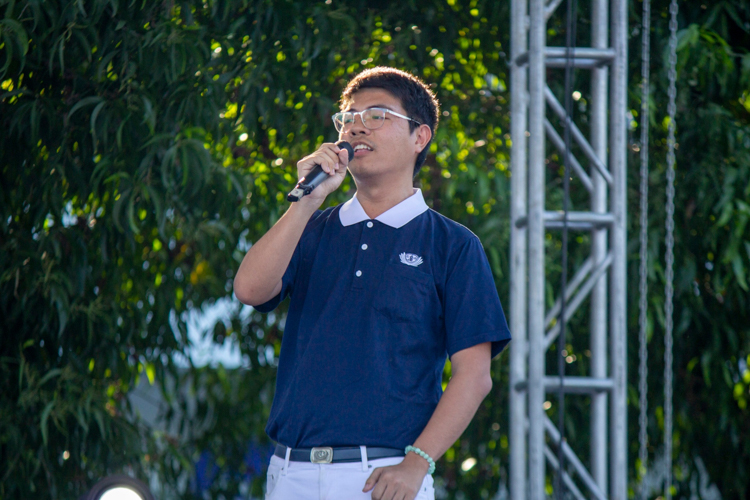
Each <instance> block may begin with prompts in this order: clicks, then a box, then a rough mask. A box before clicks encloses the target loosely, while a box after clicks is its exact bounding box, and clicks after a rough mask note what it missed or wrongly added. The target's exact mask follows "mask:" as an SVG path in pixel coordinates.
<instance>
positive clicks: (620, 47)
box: [509, 0, 628, 500]
mask: <svg viewBox="0 0 750 500" xmlns="http://www.w3.org/2000/svg"><path fill="white" fill-rule="evenodd" d="M561 3H562V0H547V2H545V0H511V17H512V19H511V30H512V31H511V58H512V66H511V120H512V121H511V136H512V141H513V147H512V152H511V169H512V185H511V189H512V202H511V203H512V208H511V218H512V226H511V227H512V229H511V296H510V299H511V301H510V321H511V331H512V332H513V342H512V343H511V350H510V359H511V361H510V363H511V364H510V384H511V386H510V394H511V399H510V401H511V403H510V411H511V416H510V430H509V431H510V497H511V498H513V500H524V499H530V500H540V499H544V498H546V497H547V493H546V492H545V486H546V484H548V483H547V480H548V479H549V478H550V477H554V474H555V473H556V472H557V469H558V460H557V450H558V444H559V440H560V436H559V433H558V430H557V428H556V426H555V424H554V423H553V422H552V421H551V420H550V418H549V417H548V416H547V415H546V410H545V409H544V407H543V405H544V402H545V400H546V399H547V394H554V393H556V392H557V391H559V390H563V391H564V392H565V393H566V396H567V397H568V398H572V397H576V396H588V397H590V398H591V405H590V413H589V421H590V426H591V427H590V449H589V450H588V452H587V450H581V449H580V447H577V446H576V443H575V442H570V443H568V442H567V441H564V444H563V447H562V448H563V449H562V453H563V456H564V464H565V466H564V467H563V476H562V480H563V482H564V484H565V490H566V491H567V495H566V497H569V496H572V497H574V498H598V499H603V498H609V499H613V500H614V499H616V500H625V499H626V498H627V435H626V433H627V406H626V356H627V352H626V215H627V213H626V159H627V156H626V148H627V144H626V141H627V136H626V134H627V124H628V121H627V105H626V97H627V94H626V92H627V2H626V0H591V5H590V7H591V8H590V9H589V11H590V13H591V19H590V26H591V46H590V47H577V48H575V50H573V51H571V53H570V54H569V53H568V51H567V49H566V48H565V47H550V46H547V42H546V38H547V22H548V20H549V19H550V18H551V17H552V16H555V15H561V14H562V15H563V16H564V12H562V11H564V9H559V10H560V11H561V12H560V13H556V11H557V10H558V7H559V5H560V4H561ZM569 58H571V59H572V64H573V66H574V67H575V68H576V69H577V72H578V74H579V75H581V77H583V76H588V75H590V78H591V80H590V95H587V97H588V99H587V100H588V108H587V117H588V128H589V130H590V132H589V134H588V137H586V136H585V135H584V134H583V133H582V132H581V130H580V129H579V128H578V127H577V126H576V125H575V123H572V125H571V129H570V134H571V138H572V144H573V147H571V151H570V159H571V161H570V165H569V167H570V172H571V177H572V179H573V180H572V183H574V185H575V184H576V183H577V184H578V185H579V186H580V185H582V186H583V187H584V188H585V190H586V191H587V192H588V194H589V199H590V204H589V207H588V208H589V210H587V211H571V212H569V213H568V215H567V227H568V228H569V229H570V230H571V231H586V232H589V234H590V241H591V246H590V254H589V256H588V258H587V259H586V260H585V262H584V263H583V264H582V265H581V266H580V268H578V269H576V270H575V271H574V274H573V275H572V278H570V279H569V280H568V284H567V287H566V291H565V297H566V304H567V306H566V314H565V321H567V320H568V319H569V318H570V317H571V316H572V315H573V313H574V312H575V311H576V310H577V309H579V308H581V307H584V308H585V307H586V306H588V318H589V323H588V324H589V339H588V342H589V350H590V351H591V358H590V368H589V373H587V375H586V376H583V377H581V376H578V377H574V376H565V377H564V378H562V379H561V378H560V377H559V376H558V375H557V374H554V375H549V374H548V370H547V367H546V366H545V359H546V356H547V351H548V348H549V347H550V346H551V345H552V344H553V343H554V341H555V339H556V338H557V336H558V334H559V332H560V324H559V322H558V321H557V319H558V316H559V313H560V305H561V301H560V297H557V299H556V301H555V302H554V303H553V304H546V303H545V296H546V295H545V294H546V290H547V275H546V273H545V257H546V249H547V247H548V246H545V237H546V233H547V232H550V231H555V230H559V229H560V228H561V227H562V225H563V221H564V215H563V213H562V212H558V211H552V210H547V209H546V205H545V192H546V190H547V189H554V188H550V187H548V186H547V183H546V171H547V170H548V169H547V168H546V165H545V159H546V158H548V154H550V153H551V152H552V151H554V150H556V151H557V152H558V153H559V154H560V157H561V158H562V157H563V156H564V152H565V141H563V139H562V138H561V137H562V132H558V130H559V129H560V128H561V127H560V125H555V124H554V123H562V124H564V123H565V122H566V119H567V115H566V112H565V108H564V107H563V105H562V104H561V102H564V96H558V95H555V93H554V92H553V91H552V90H551V89H550V87H549V86H548V85H547V78H548V77H549V78H550V79H551V78H559V79H560V81H562V78H563V71H564V68H565V66H566V62H567V61H568V60H570V59H569ZM563 127H564V125H563ZM549 248H552V247H551V246H549ZM550 251H553V250H550ZM550 257H552V258H557V255H551V256H550ZM550 285H551V289H554V290H556V294H559V292H560V290H559V288H560V286H559V284H557V283H550ZM556 354H557V355H560V353H556ZM552 368H553V370H554V367H552ZM561 386H562V387H561ZM579 456H581V457H583V459H581V458H579ZM585 464H589V466H588V467H587V466H586V465H585Z"/></svg>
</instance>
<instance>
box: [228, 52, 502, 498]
mask: <svg viewBox="0 0 750 500" xmlns="http://www.w3.org/2000/svg"><path fill="white" fill-rule="evenodd" d="M341 110H342V112H340V113H336V114H335V115H334V116H333V120H334V124H335V126H336V129H337V130H338V132H339V138H340V139H341V140H345V141H347V142H349V143H350V144H351V146H352V147H353V148H354V157H353V159H352V160H351V161H349V158H348V154H347V152H346V151H345V150H343V149H339V148H338V147H337V146H336V145H335V144H330V143H328V144H323V145H322V146H321V147H320V148H319V149H318V150H317V151H316V152H314V153H313V154H311V155H310V156H307V157H305V158H303V159H302V160H300V162H299V163H298V164H297V171H298V174H299V177H300V178H301V177H303V176H305V175H306V174H307V173H308V172H310V171H311V170H312V169H313V167H314V166H315V164H319V165H321V166H322V168H323V170H324V171H325V172H326V173H328V174H329V177H328V178H327V179H326V180H325V181H324V182H323V183H322V184H321V185H320V186H318V187H317V188H316V189H315V190H314V191H313V192H312V193H311V194H310V195H308V196H305V197H304V198H302V199H301V200H300V201H299V202H297V203H293V204H292V205H291V206H290V207H289V210H288V211H287V212H286V214H285V215H284V216H283V217H282V218H281V219H280V220H279V221H278V223H277V224H276V225H275V226H274V227H273V228H271V229H270V230H269V231H268V233H266V234H265V235H264V236H263V237H262V238H261V239H260V240H259V241H258V242H256V243H255V244H254V245H253V246H252V247H251V248H250V250H249V251H248V253H247V255H246V256H245V258H244V260H243V262H242V265H241V266H240V269H239V271H238V272H237V276H236V277H235V281H234V285H235V294H236V296H237V298H238V299H239V300H240V301H242V302H243V303H245V304H249V305H253V306H255V307H256V309H258V310H259V311H264V312H266V311H270V310H272V309H273V308H275V307H276V306H277V305H278V304H279V302H281V300H283V299H284V298H285V297H287V296H290V297H291V303H290V307H289V314H288V317H287V320H286V326H285V329H284V337H283V340H282V347H281V354H280V357H279V368H278V374H277V380H276V395H275V397H274V402H273V407H272V409H271V415H270V418H269V421H268V426H267V427H266V431H267V432H268V435H269V436H270V437H271V439H273V440H274V441H276V442H277V443H278V446H277V448H276V454H275V456H274V457H272V460H271V464H270V466H269V472H268V484H267V497H266V498H267V499H274V500H275V499H283V500H288V499H295V500H297V499H315V500H322V499H334V500H335V499H342V500H353V499H370V498H372V499H375V500H404V499H406V500H412V499H414V498H419V499H428V498H429V499H433V498H434V490H433V487H432V476H431V473H432V471H433V470H434V461H435V460H437V459H438V458H440V457H441V456H442V455H443V453H445V451H446V450H447V449H448V448H449V447H450V446H451V445H452V444H453V443H454V442H455V441H456V439H458V438H459V436H460V435H461V434H462V433H463V431H464V430H465V428H466V426H467V425H468V424H469V422H470V421H471V419H472V418H473V416H474V413H475V412H476V410H477V408H478V407H479V404H480V403H481V401H482V400H483V399H484V398H485V396H486V395H487V394H488V393H489V391H490V388H491V387H492V381H491V378H490V361H491V359H492V358H493V357H494V356H496V355H497V354H499V353H500V351H502V349H503V348H504V347H505V345H506V344H507V343H508V341H509V340H510V333H509V332H508V327H507V324H506V321H505V316H504V315H503V311H502V308H501V306H500V301H499V299H498V296H497V291H496V289H495V285H494V283H493V280H492V275H491V272H490V268H489V265H488V263H487V258H486V256H485V254H484V251H483V249H482V246H481V244H480V242H479V239H478V238H477V237H476V236H475V235H474V234H472V233H471V232H470V231H469V230H467V229H466V228H465V227H463V226H461V225H459V224H457V223H455V222H453V221H451V220H449V219H447V218H445V217H443V216H441V215H439V214H438V213H436V212H434V211H432V210H430V209H429V208H428V207H427V205H426V204H425V202H424V199H423V197H422V193H421V191H420V190H419V189H415V188H414V187H413V177H414V176H415V175H416V173H417V172H418V171H419V168H420V167H421V165H422V163H423V162H424V159H425V156H426V154H427V151H428V148H429V144H430V141H431V140H432V138H433V136H434V133H435V128H436V126H437V121H438V116H439V110H438V103H437V100H436V99H435V96H434V95H433V94H432V92H431V91H430V89H429V88H428V87H427V86H426V85H425V84H424V83H422V81H420V80H419V79H417V78H416V77H414V76H412V75H410V74H408V73H405V72H402V71H398V70H395V69H391V68H382V67H381V68H374V69H370V70H366V71H364V72H362V73H360V74H359V75H358V76H357V77H355V78H354V79H353V80H352V81H351V82H350V83H349V85H348V86H347V88H346V89H345V90H344V92H343V95H342V100H341ZM347 168H348V170H349V172H351V175H352V177H353V178H354V181H355V183H356V186H357V192H356V194H355V195H354V197H353V198H352V199H351V200H349V201H348V202H346V203H344V204H343V205H339V206H336V207H334V208H328V209H326V210H322V211H321V210H319V207H320V206H321V205H322V204H323V201H324V200H325V198H326V196H327V195H328V194H330V193H331V192H333V191H335V190H336V189H337V188H338V187H339V185H340V184H341V182H342V180H343V179H344V176H345V175H346V171H347ZM446 356H450V360H451V363H452V364H451V367H452V378H451V380H450V382H449V383H448V385H447V387H446V389H445V392H443V390H442V385H441V375H442V372H443V366H444V364H445V360H446Z"/></svg>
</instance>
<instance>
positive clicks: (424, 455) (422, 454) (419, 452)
mask: <svg viewBox="0 0 750 500" xmlns="http://www.w3.org/2000/svg"><path fill="white" fill-rule="evenodd" d="M410 451H413V452H414V453H416V454H417V455H419V456H420V457H422V458H424V459H425V460H427V463H428V464H430V468H429V469H427V474H432V473H433V472H435V461H434V460H433V459H432V457H431V456H429V455H428V454H427V453H425V452H423V451H422V450H420V449H419V448H417V447H415V446H407V447H406V449H405V450H404V454H406V453H409V452H410Z"/></svg>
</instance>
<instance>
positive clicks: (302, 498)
mask: <svg viewBox="0 0 750 500" xmlns="http://www.w3.org/2000/svg"><path fill="white" fill-rule="evenodd" d="M362 448H364V447H362ZM362 456H363V459H362V461H360V462H350V463H340V464H313V463H309V462H292V461H289V460H285V459H283V458H280V457H277V456H275V455H274V456H272V457H271V463H270V465H269V466H268V475H267V481H266V500H370V499H371V498H372V491H369V492H367V493H362V488H364V487H365V481H367V478H368V477H370V474H372V471H373V470H375V469H376V468H378V467H385V466H388V465H396V464H399V463H401V461H402V460H403V459H404V457H393V458H379V459H377V460H367V453H366V450H363V452H362ZM434 499H435V489H434V488H433V484H432V476H431V475H429V474H427V475H426V476H425V478H424V481H422V486H421V487H420V489H419V493H418V494H417V497H416V500H434Z"/></svg>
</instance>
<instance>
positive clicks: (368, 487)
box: [362, 468, 383, 493]
mask: <svg viewBox="0 0 750 500" xmlns="http://www.w3.org/2000/svg"><path fill="white" fill-rule="evenodd" d="M382 473H383V469H380V468H378V469H375V470H374V471H372V474H370V477H368V478H367V481H365V487H364V488H363V489H362V492H364V493H367V492H368V491H370V490H371V489H372V488H373V487H374V486H375V483H377V482H378V478H379V477H380V475H381V474H382Z"/></svg>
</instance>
